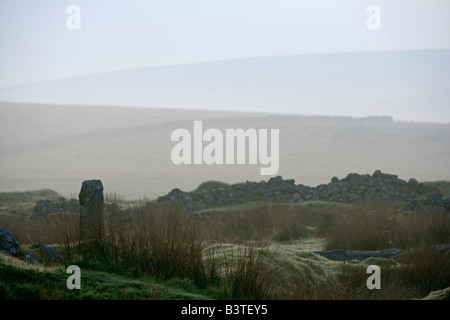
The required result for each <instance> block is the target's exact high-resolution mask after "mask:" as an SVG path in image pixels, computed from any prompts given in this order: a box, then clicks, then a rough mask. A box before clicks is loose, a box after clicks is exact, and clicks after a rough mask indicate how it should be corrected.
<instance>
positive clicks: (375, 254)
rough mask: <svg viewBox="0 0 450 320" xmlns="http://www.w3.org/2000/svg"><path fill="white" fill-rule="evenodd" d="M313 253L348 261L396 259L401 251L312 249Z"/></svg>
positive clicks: (395, 249) (393, 249) (394, 249)
mask: <svg viewBox="0 0 450 320" xmlns="http://www.w3.org/2000/svg"><path fill="white" fill-rule="evenodd" d="M314 253H316V254H318V255H321V256H323V257H325V258H327V259H330V260H339V261H348V260H359V261H363V260H366V259H368V258H388V259H397V258H399V257H401V255H402V254H403V251H402V250H401V249H397V248H392V249H383V250H377V251H359V250H355V251H346V250H344V249H335V250H331V251H314Z"/></svg>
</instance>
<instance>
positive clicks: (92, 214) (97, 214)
mask: <svg viewBox="0 0 450 320" xmlns="http://www.w3.org/2000/svg"><path fill="white" fill-rule="evenodd" d="M78 198H79V200H80V206H81V207H80V229H81V230H80V231H81V240H82V241H85V240H97V241H98V240H101V239H102V236H103V184H102V182H101V181H100V180H87V181H83V183H82V185H81V191H80V194H79V195H78Z"/></svg>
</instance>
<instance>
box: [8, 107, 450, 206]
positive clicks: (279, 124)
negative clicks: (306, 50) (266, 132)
mask: <svg viewBox="0 0 450 320" xmlns="http://www.w3.org/2000/svg"><path fill="white" fill-rule="evenodd" d="M0 114H1V117H0V133H1V134H0V154H1V156H0V192H7V191H16V190H21V191H27V190H39V189H42V188H46V189H52V190H56V191H57V192H58V193H59V194H61V195H63V196H64V197H66V198H70V197H74V198H77V196H78V192H79V191H80V188H81V183H82V181H83V180H86V179H94V178H98V179H101V180H102V181H103V184H104V187H105V193H110V192H116V193H118V194H119V195H121V196H124V197H125V198H127V199H130V200H131V199H136V198H138V197H148V198H151V199H155V198H157V197H158V196H161V195H165V194H167V193H168V192H169V191H170V190H172V189H173V188H180V189H181V190H184V191H191V190H194V189H195V188H197V187H198V186H199V185H200V184H201V183H203V182H205V181H211V180H213V181H222V182H224V183H238V182H245V181H246V180H249V181H256V182H257V181H260V180H266V181H267V180H268V179H269V178H270V176H261V175H260V173H259V169H260V165H259V164H258V165H178V166H177V165H174V164H173V163H172V161H171V157H170V154H171V150H172V148H173V146H174V145H175V142H172V141H171V140H170V137H171V133H172V132H173V130H175V129H177V128H186V129H188V130H190V131H192V130H193V121H194V120H203V125H204V129H205V130H206V128H217V129H219V130H222V131H225V129H227V128H243V129H246V128H255V129H258V128H268V129H270V128H278V129H279V130H280V170H279V171H278V173H277V175H281V176H282V177H283V178H284V179H295V182H296V184H300V183H302V184H305V185H309V186H316V185H318V184H321V183H328V182H330V179H331V178H332V177H333V176H336V177H338V178H344V177H345V176H347V174H349V173H352V172H354V173H359V174H366V173H367V174H372V173H373V172H374V171H375V170H381V171H382V172H385V173H393V174H396V175H398V176H399V178H401V179H404V180H406V181H407V180H409V179H410V178H415V179H417V180H419V181H439V180H450V170H449V165H448V164H449V163H450V145H449V143H448V137H450V124H433V123H408V122H396V121H392V119H391V118H389V117H385V118H383V117H379V118H378V117H376V118H362V119H357V118H350V117H321V116H299V115H276V114H264V113H250V112H247V113H243V112H219V111H195V110H181V109H179V110H170V109H157V108H113V107H103V108H102V107H89V106H75V105H72V106H67V105H66V106H57V105H54V106H51V105H39V104H19V103H15V104H14V103H0Z"/></svg>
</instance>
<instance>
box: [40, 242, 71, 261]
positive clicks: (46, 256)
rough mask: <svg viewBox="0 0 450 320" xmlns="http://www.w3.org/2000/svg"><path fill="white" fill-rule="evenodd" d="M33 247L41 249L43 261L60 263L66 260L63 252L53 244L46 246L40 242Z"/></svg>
mask: <svg viewBox="0 0 450 320" xmlns="http://www.w3.org/2000/svg"><path fill="white" fill-rule="evenodd" d="M33 247H35V248H37V249H39V250H40V251H41V257H42V260H41V261H43V262H44V264H49V263H58V262H62V261H63V260H64V259H63V256H62V255H61V253H60V252H59V251H58V250H56V249H55V248H54V247H52V246H44V245H42V244H39V243H34V244H33Z"/></svg>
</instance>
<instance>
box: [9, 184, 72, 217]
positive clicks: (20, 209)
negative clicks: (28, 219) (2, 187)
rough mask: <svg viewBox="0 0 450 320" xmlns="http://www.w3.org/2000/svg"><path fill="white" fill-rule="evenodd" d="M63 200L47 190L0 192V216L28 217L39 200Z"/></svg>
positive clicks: (55, 193) (58, 195)
mask: <svg viewBox="0 0 450 320" xmlns="http://www.w3.org/2000/svg"><path fill="white" fill-rule="evenodd" d="M59 198H64V197H63V196H61V195H60V194H58V193H57V192H55V191H53V190H49V189H42V190H36V191H25V192H0V215H7V216H14V217H18V216H30V215H31V213H32V211H33V208H34V206H35V205H36V202H37V201H39V200H58V199H59Z"/></svg>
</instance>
